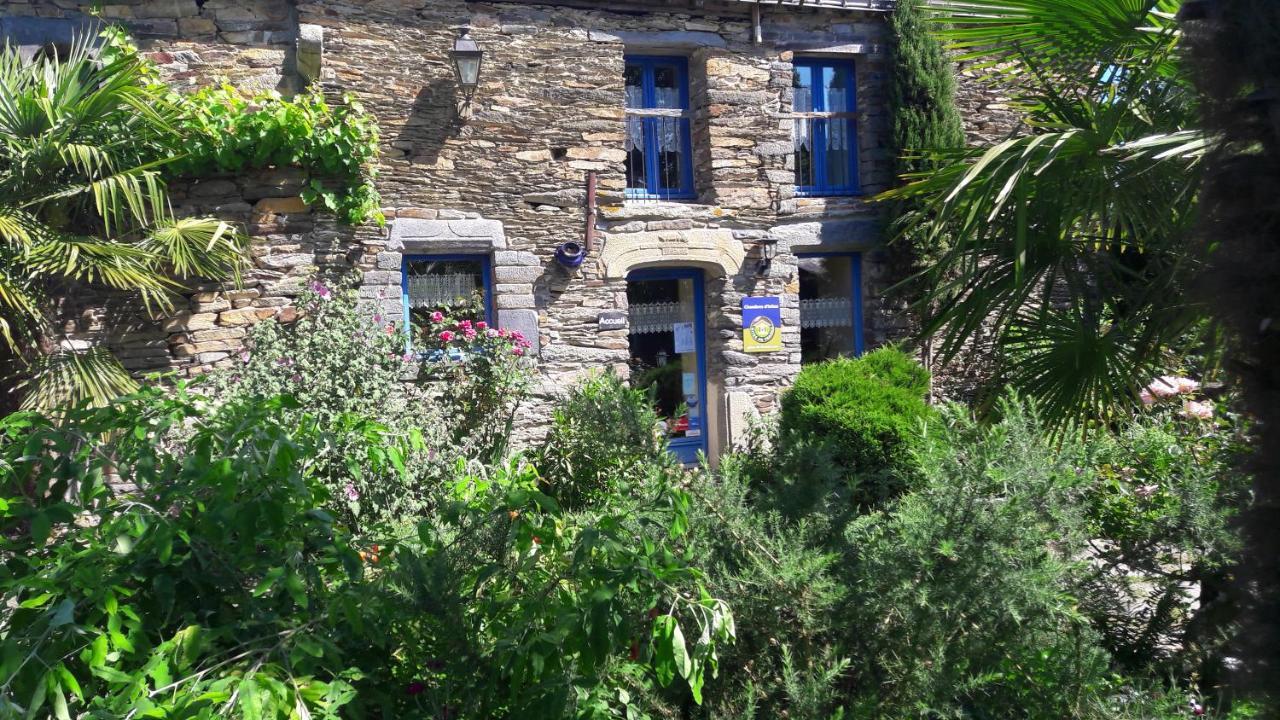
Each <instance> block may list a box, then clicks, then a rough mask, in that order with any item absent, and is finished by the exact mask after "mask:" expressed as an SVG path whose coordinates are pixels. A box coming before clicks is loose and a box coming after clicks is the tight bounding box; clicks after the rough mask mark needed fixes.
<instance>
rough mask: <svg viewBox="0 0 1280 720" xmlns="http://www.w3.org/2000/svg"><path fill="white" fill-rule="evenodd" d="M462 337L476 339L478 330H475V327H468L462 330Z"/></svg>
mask: <svg viewBox="0 0 1280 720" xmlns="http://www.w3.org/2000/svg"><path fill="white" fill-rule="evenodd" d="M462 337H464V338H466V339H468V340H475V339H476V331H475V330H473V329H471V328H467V329H466V330H463V331H462Z"/></svg>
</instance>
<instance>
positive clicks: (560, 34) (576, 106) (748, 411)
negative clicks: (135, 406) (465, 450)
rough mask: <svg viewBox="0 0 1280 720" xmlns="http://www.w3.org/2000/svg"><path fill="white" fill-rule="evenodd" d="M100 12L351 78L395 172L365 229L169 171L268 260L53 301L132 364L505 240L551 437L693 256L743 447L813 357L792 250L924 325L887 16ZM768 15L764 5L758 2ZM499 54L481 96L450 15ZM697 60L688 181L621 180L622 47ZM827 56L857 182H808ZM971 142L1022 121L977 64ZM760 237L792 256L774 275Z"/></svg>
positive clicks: (284, 171)
mask: <svg viewBox="0 0 1280 720" xmlns="http://www.w3.org/2000/svg"><path fill="white" fill-rule="evenodd" d="M91 4H92V3H90V2H89V0H0V30H2V31H3V32H4V33H5V34H6V35H7V36H9V37H12V38H17V39H18V41H19V43H21V42H28V43H37V44H40V43H44V42H50V41H55V40H56V38H57V37H63V36H67V37H69V34H70V33H71V32H74V30H75V28H77V27H81V26H82V24H83V23H85V22H88V20H87V11H88V10H89V9H90V6H91ZM97 4H98V5H99V8H100V16H101V18H103V19H105V20H107V21H110V22H120V23H123V24H125V25H126V26H127V27H128V28H129V29H130V30H131V31H132V32H133V33H134V34H135V35H136V36H137V37H138V38H139V39H140V41H141V45H142V47H143V48H144V50H145V52H146V53H147V54H148V56H149V57H150V58H151V59H152V60H153V61H155V62H156V63H157V64H159V65H160V66H161V68H162V70H163V72H164V74H165V77H166V79H167V81H168V82H170V83H171V84H173V85H174V86H176V87H178V88H196V87H200V86H204V85H208V84H211V83H219V82H227V83H231V84H233V85H235V86H237V87H240V88H243V89H245V90H247V91H259V90H270V89H276V90H280V91H281V92H284V93H286V94H288V93H293V92H297V91H298V90H299V89H301V88H302V87H304V86H306V85H308V84H311V83H319V84H320V86H321V87H322V88H323V90H324V91H325V92H326V93H327V94H329V95H331V96H332V97H333V98H335V99H337V98H340V97H341V95H342V94H344V93H349V94H351V95H353V96H355V97H357V98H358V99H359V100H360V101H361V102H362V103H363V104H364V105H365V106H366V107H367V108H368V109H369V110H371V112H372V113H373V114H374V115H375V116H376V119H377V121H378V123H379V125H380V127H381V133H382V142H383V146H382V163H381V176H380V179H379V190H380V192H381V194H382V197H383V198H384V201H385V204H386V206H387V207H386V209H385V211H386V215H387V218H388V225H387V227H386V228H377V227H373V226H368V227H359V228H351V227H345V226H341V225H339V224H338V223H336V221H335V220H334V219H333V218H332V217H330V216H327V215H325V214H321V213H316V212H312V211H310V210H309V209H308V208H306V207H305V205H304V204H303V203H302V201H301V200H300V198H299V197H298V193H299V190H300V188H301V187H302V185H303V184H304V183H305V182H306V181H307V180H308V178H306V177H304V176H303V175H302V174H301V173H300V172H298V171H297V170H295V169H291V168H279V169H276V170H273V171H270V172H266V173H261V174H257V175H254V176H248V177H224V178H209V179H203V180H200V181H193V182H191V183H189V184H188V185H186V186H183V187H176V188H174V190H175V202H177V203H179V204H180V209H181V210H182V211H183V212H191V213H211V214H215V215H217V216H220V217H223V218H226V219H229V220H233V221H236V222H239V223H241V224H242V225H243V226H244V227H245V228H246V229H247V231H248V232H249V233H250V234H251V235H252V236H253V238H254V245H253V251H252V252H253V265H254V267H253V269H252V270H251V271H250V272H249V273H248V274H247V275H246V277H245V280H244V282H243V283H242V284H241V285H240V286H238V287H230V286H224V285H220V284H209V285H205V286H202V287H199V288H196V292H194V293H193V294H191V295H190V297H189V304H188V307H187V309H185V310H184V311H182V312H180V313H177V314H175V315H173V316H172V317H166V318H149V317H147V316H146V315H145V314H144V313H142V312H141V311H140V309H139V308H137V307H136V306H135V305H134V304H133V303H131V302H129V301H128V300H127V299H125V298H121V297H119V296H112V295H102V294H97V293H92V292H88V291H85V290H75V291H74V292H69V293H68V294H67V295H66V297H64V298H63V300H62V307H61V312H62V317H63V319H64V325H63V330H64V332H65V334H66V336H67V338H68V341H70V342H73V343H82V344H90V343H104V344H106V345H108V346H110V347H112V348H113V349H114V350H115V351H116V352H117V353H118V354H119V356H120V357H121V358H122V359H123V360H124V362H125V363H126V365H127V366H128V367H129V368H130V369H131V370H133V371H136V372H138V373H146V372H152V371H157V370H170V369H172V370H176V371H178V372H179V373H181V374H185V375H197V374H200V373H204V372H207V371H208V370H209V369H211V368H216V367H219V366H223V365H227V364H229V363H232V362H235V358H236V356H237V355H238V353H239V352H240V350H241V349H242V348H243V343H244V339H245V336H246V333H247V329H248V328H249V327H250V326H251V325H253V324H254V323H258V322H263V321H269V320H272V319H276V318H278V319H280V320H284V321H288V320H289V319H290V318H291V317H294V316H295V315H296V313H295V311H294V309H293V307H292V302H293V298H294V297H295V296H296V295H297V293H298V292H299V290H300V289H301V288H302V287H303V286H304V285H305V283H306V281H307V279H308V278H309V277H311V276H313V275H314V274H315V273H317V272H325V273H351V274H355V275H357V276H358V277H359V278H360V283H361V290H360V292H361V295H362V297H363V298H364V299H365V300H367V303H368V305H369V306H370V311H371V312H373V311H374V308H377V311H379V312H382V313H383V314H385V315H386V316H388V317H400V316H401V303H402V299H401V272H402V258H403V256H404V255H406V254H428V253H429V254H441V253H450V254H452V253H466V254H479V255H484V256H486V257H488V258H489V259H490V263H491V264H490V267H491V272H492V278H491V280H492V293H493V303H494V306H495V312H496V318H495V319H496V321H497V322H498V324H499V325H501V326H504V327H509V328H512V329H519V330H522V331H523V332H525V334H526V335H527V336H528V337H531V338H536V342H535V348H536V350H537V355H538V368H539V369H538V381H539V382H538V387H537V388H536V390H535V392H534V395H533V398H532V400H531V401H530V402H529V403H528V404H527V405H526V406H525V407H524V408H523V409H522V412H521V423H520V427H521V432H522V433H523V435H524V436H525V437H529V436H531V435H536V433H537V432H538V429H539V427H540V426H541V424H542V423H543V422H544V420H545V417H546V411H545V404H546V403H547V402H548V401H549V400H550V399H551V398H552V397H554V395H555V393H556V392H559V391H561V390H563V389H564V388H566V387H569V386H571V385H572V384H573V383H574V382H575V381H576V380H577V379H578V378H579V377H580V376H581V375H582V374H583V373H587V372H593V371H598V370H599V369H600V368H605V367H613V368H616V369H617V370H618V371H619V372H622V373H625V372H627V368H628V359H629V351H628V345H629V341H628V330H627V328H626V327H625V326H624V327H621V328H618V329H603V328H602V327H601V326H600V324H599V322H598V319H599V317H600V315H601V313H604V312H609V311H617V310H625V309H626V306H627V276H628V273H630V272H631V271H633V270H636V269H639V268H652V267H664V266H680V267H688V268H696V269H698V270H701V271H702V274H703V277H704V279H705V284H706V291H705V308H704V310H705V318H706V322H705V325H706V327H705V345H706V347H705V358H706V382H707V403H706V405H707V434H708V436H709V443H708V450H709V451H710V453H711V454H712V455H713V456H714V455H715V454H716V452H717V451H718V450H720V449H722V448H724V447H727V446H729V445H730V444H731V443H733V442H734V441H735V440H737V439H738V438H739V437H740V436H741V434H742V433H743V432H744V430H745V428H746V424H747V422H748V420H749V418H750V417H751V416H753V415H756V414H759V413H769V412H771V411H772V410H773V409H774V408H775V407H776V403H777V398H778V393H779V392H780V391H781V390H782V389H784V388H785V387H786V386H787V385H788V384H789V383H790V382H791V381H792V379H793V378H794V377H795V376H796V374H797V373H798V372H799V370H800V331H799V313H800V310H799V296H798V289H799V288H798V285H799V279H798V271H797V264H796V253H797V252H801V251H804V252H815V251H820V252H855V253H860V254H861V258H862V287H861V293H862V300H863V306H864V312H863V318H864V325H865V327H864V334H865V337H866V341H867V345H868V346H875V345H877V344H881V343H884V342H886V341H889V340H892V339H895V338H900V337H903V336H904V335H905V334H907V333H908V332H909V330H910V327H909V322H908V320H907V316H906V314H905V313H904V311H903V308H902V307H900V306H899V305H897V304H895V303H894V302H893V301H892V300H890V299H889V298H887V297H886V295H885V294H884V289H885V288H886V287H887V286H888V285H889V284H891V282H892V280H893V278H891V277H889V274H890V272H891V270H890V268H889V266H888V263H887V255H886V253H884V252H883V251H882V250H881V248H880V246H881V243H882V230H881V223H880V220H881V219H880V216H879V212H878V210H877V208H876V207H875V206H874V204H872V203H870V202H869V201H868V199H867V198H868V197H870V196H872V195H874V194H875V193H876V192H878V191H880V190H883V189H885V188H887V187H888V186H889V184H890V183H891V181H892V177H891V158H890V156H889V153H888V151H887V149H886V128H887V117H886V107H885V104H886V103H885V96H884V91H883V86H884V83H885V74H886V59H887V47H886V43H887V39H888V38H887V30H886V26H885V23H884V15H883V13H878V12H867V11H854V10H818V9H808V8H796V7H791V6H781V7H780V6H776V5H772V4H765V5H763V6H761V7H760V8H755V9H753V7H752V4H750V3H745V2H740V1H737V0H733V1H731V0H705V1H701V0H700V1H698V2H692V1H677V0H666V1H663V2H659V1H658V0H630V1H629V2H612V1H600V2H588V1H586V0H578V1H573V2H543V3H535V2H514V1H508V2H463V1H462V0H349V1H343V0H314V1H308V0H296V1H294V2H291V1H290V0H106V3H101V2H99V3H97ZM756 12H758V18H759V19H758V22H757V21H756V19H755V18H756V15H755V13H756ZM467 28H469V29H470V34H471V36H472V37H473V38H474V39H475V40H476V41H477V42H478V43H479V45H480V46H481V47H482V48H483V49H484V51H485V59H484V65H483V70H482V74H481V78H480V85H479V87H478V88H477V90H476V92H475V93H474V96H473V97H472V98H471V99H470V102H469V103H467V104H466V107H465V109H464V108H463V105H464V104H463V103H462V102H461V98H460V96H459V93H458V87H457V82H456V80H455V76H454V71H453V68H452V65H451V63H450V57H449V51H450V49H451V47H452V46H453V43H454V41H455V39H456V38H457V37H458V35H459V32H460V31H461V30H463V29H467ZM627 54H648V55H657V54H660V55H677V56H681V57H685V58H687V61H688V68H689V69H688V76H689V79H688V85H689V95H690V97H689V108H690V114H691V127H692V130H691V135H692V146H693V148H692V149H693V163H692V164H693V174H694V187H695V189H696V197H695V198H692V199H690V200H687V201H680V202H675V201H655V200H644V201H634V200H629V199H625V198H624V189H625V187H626V177H625V171H624V165H625V160H626V157H627V153H626V151H625V150H624V149H623V144H624V140H625V139H626V132H627V130H626V125H625V116H624V107H625V99H624V80H623V75H624V74H623V69H624V56H625V55H627ZM798 56H799V57H809V56H814V57H836V58H846V59H849V60H852V61H853V63H854V66H855V68H856V91H857V116H856V144H857V174H858V179H859V184H860V193H859V194H857V195H851V196H841V197H798V196H797V193H796V186H795V182H796V180H795V178H796V171H795V167H794V164H793V163H794V162H795V160H794V152H795V140H794V138H793V135H792V133H793V127H794V120H793V117H792V115H791V108H792V100H793V92H794V90H793V80H792V74H793V62H794V60H795V59H796V58H797V57H798ZM960 81H961V95H960V99H961V103H962V109H963V110H964V112H965V113H966V123H967V131H968V133H969V137H970V139H971V140H974V141H980V140H991V139H994V138H998V137H1001V136H1003V135H1005V134H1007V133H1009V132H1011V131H1012V130H1013V128H1014V122H1013V117H1014V116H1013V115H1012V114H1011V113H1009V112H1008V111H1007V109H1006V108H1005V107H1004V105H1003V102H1004V100H1005V99H1004V98H1002V97H1000V96H999V95H998V94H997V93H995V92H993V91H992V90H990V89H989V88H987V87H985V86H983V85H981V84H980V83H978V82H976V80H975V79H974V78H973V77H972V76H971V74H969V73H964V74H961V76H960ZM589 172H594V173H595V174H596V176H597V177H598V188H599V198H598V218H597V225H596V241H595V244H594V249H593V251H592V252H591V253H590V255H589V257H588V258H587V259H586V262H584V263H583V264H582V265H581V267H580V268H577V269H575V270H572V271H570V270H567V269H565V268H563V267H561V266H560V264H558V263H557V262H556V261H555V260H554V259H553V257H552V256H553V253H554V251H555V249H556V247H557V246H558V245H560V244H561V243H564V242H566V241H579V242H580V241H582V240H583V239H584V234H585V230H586V222H587V212H588V208H587V207H586V205H587V203H586V186H587V174H588V173H589ZM770 244H772V246H773V247H774V248H776V251H777V255H776V258H774V259H773V261H772V262H771V263H769V264H768V267H767V271H765V272H761V271H760V267H761V264H760V263H759V262H758V260H759V257H760V255H761V253H762V252H764V251H765V248H766V247H768V246H769V245H770ZM746 296H777V297H779V298H781V300H782V332H783V350H782V351H781V352H776V353H768V354H747V353H744V352H743V339H742V328H741V311H740V309H739V308H740V302H741V300H742V298H743V297H746Z"/></svg>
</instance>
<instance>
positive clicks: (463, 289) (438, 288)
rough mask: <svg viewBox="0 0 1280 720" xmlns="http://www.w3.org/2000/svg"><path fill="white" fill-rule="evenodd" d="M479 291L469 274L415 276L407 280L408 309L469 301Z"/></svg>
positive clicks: (477, 284)
mask: <svg viewBox="0 0 1280 720" xmlns="http://www.w3.org/2000/svg"><path fill="white" fill-rule="evenodd" d="M479 289H480V285H479V279H478V278H477V277H476V276H475V275H472V274H470V273H451V274H448V275H415V276H412V277H410V278H409V307H411V308H437V307H444V306H448V305H453V304H456V303H457V302H458V301H459V300H463V301H466V300H469V299H470V298H471V297H472V296H474V295H475V293H476V291H477V290H479Z"/></svg>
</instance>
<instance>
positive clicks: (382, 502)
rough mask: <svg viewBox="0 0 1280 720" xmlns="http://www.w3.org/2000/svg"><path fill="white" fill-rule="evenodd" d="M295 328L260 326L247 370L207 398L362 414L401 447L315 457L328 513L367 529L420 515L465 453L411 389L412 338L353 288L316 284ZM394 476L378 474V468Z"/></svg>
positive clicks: (246, 357) (325, 450) (218, 381)
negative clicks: (286, 401) (365, 307)
mask: <svg viewBox="0 0 1280 720" xmlns="http://www.w3.org/2000/svg"><path fill="white" fill-rule="evenodd" d="M296 304H297V307H298V308H299V310H300V317H299V318H298V319H297V320H296V321H294V322H292V323H281V322H278V321H271V322H264V323H259V324H257V325H255V326H254V327H253V329H252V330H251V331H250V334H249V337H248V338H247V341H246V347H247V350H246V351H245V352H244V353H242V354H241V356H240V360H241V362H240V364H238V365H236V366H235V367H232V368H229V369H224V370H219V371H218V372H216V373H214V374H213V375H212V376H211V377H210V378H209V381H208V384H207V385H204V386H202V387H201V388H200V390H201V391H202V392H206V393H208V394H209V395H210V396H211V397H213V398H216V399H217V400H218V401H220V402H230V403H233V404H236V403H241V402H252V401H254V400H255V399H256V400H264V399H266V398H272V397H275V396H277V395H289V396H291V397H292V398H293V399H294V400H295V401H296V405H297V407H296V408H294V409H291V410H285V411H283V412H284V414H285V415H286V416H294V417H297V418H302V417H303V416H308V417H313V418H315V419H316V420H317V421H318V422H320V423H321V424H323V425H325V426H337V425H340V424H341V423H343V422H344V420H343V418H346V417H349V416H353V415H359V416H361V417H367V418H372V419H375V420H376V421H377V422H379V423H381V424H382V425H383V426H385V427H388V428H394V431H389V432H390V433H391V434H394V435H396V436H397V437H399V438H401V439H402V440H403V442H402V443H400V444H397V445H390V446H387V447H386V448H385V449H384V448H383V447H382V446H380V445H375V446H369V445H368V443H367V440H366V439H365V438H358V437H348V438H346V439H350V440H351V441H352V442H354V443H355V444H354V445H352V446H348V445H346V444H345V443H344V442H342V441H339V440H336V439H335V441H334V442H331V443H329V444H327V445H325V446H322V447H319V448H317V449H316V455H315V456H314V457H312V458H311V462H312V463H314V469H313V474H314V475H315V477H317V478H319V479H320V480H322V481H323V483H324V485H325V486H326V488H327V490H328V493H329V496H330V497H331V502H330V504H329V507H328V509H329V510H330V511H331V512H333V513H335V514H336V515H337V516H338V517H339V518H340V519H341V520H342V521H343V523H344V524H346V525H348V526H349V527H352V528H355V529H360V528H366V527H368V526H370V525H373V524H376V523H379V522H391V521H395V520H396V519H398V518H402V517H412V516H414V515H417V514H419V513H421V512H422V511H423V510H424V509H425V508H426V507H427V504H428V502H429V492H430V491H431V489H432V488H433V487H434V486H435V485H437V484H439V483H441V482H443V481H444V480H445V479H446V478H447V477H450V476H451V475H452V473H453V466H454V465H455V464H456V463H457V461H458V460H459V459H460V458H465V457H468V454H467V448H466V447H465V446H463V447H458V448H455V447H453V446H452V440H451V436H450V434H449V432H448V430H449V423H448V421H447V417H446V416H444V415H443V414H442V412H441V409H440V408H439V407H438V406H437V405H436V404H435V403H433V402H432V401H431V399H430V396H429V394H428V393H427V392H425V391H424V390H423V389H421V388H419V387H417V386H415V385H413V384H411V383H408V382H406V381H405V379H406V377H412V375H413V373H414V370H415V365H416V363H415V361H414V358H413V356H411V355H407V354H406V353H405V336H404V334H403V333H400V332H399V331H397V330H396V329H395V328H394V326H392V324H391V319H389V318H384V317H381V316H378V315H372V316H371V315H369V314H367V313H365V312H362V309H361V308H360V305H359V300H358V298H357V293H356V291H355V290H354V289H353V288H350V287H345V286H338V287H335V288H330V287H328V286H327V285H325V284H324V283H322V282H320V281H313V282H312V283H311V284H310V286H309V287H307V288H306V289H305V290H304V291H303V292H302V293H301V294H300V295H299V296H298V299H297V303H296ZM388 467H390V468H394V469H395V471H394V472H379V471H375V468H384V469H385V468H388Z"/></svg>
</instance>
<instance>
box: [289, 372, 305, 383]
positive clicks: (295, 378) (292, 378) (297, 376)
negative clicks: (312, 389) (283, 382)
mask: <svg viewBox="0 0 1280 720" xmlns="http://www.w3.org/2000/svg"><path fill="white" fill-rule="evenodd" d="M289 379H290V380H292V381H294V382H302V376H301V375H298V374H296V373H295V374H294V376H293V377H291V378H289Z"/></svg>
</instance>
